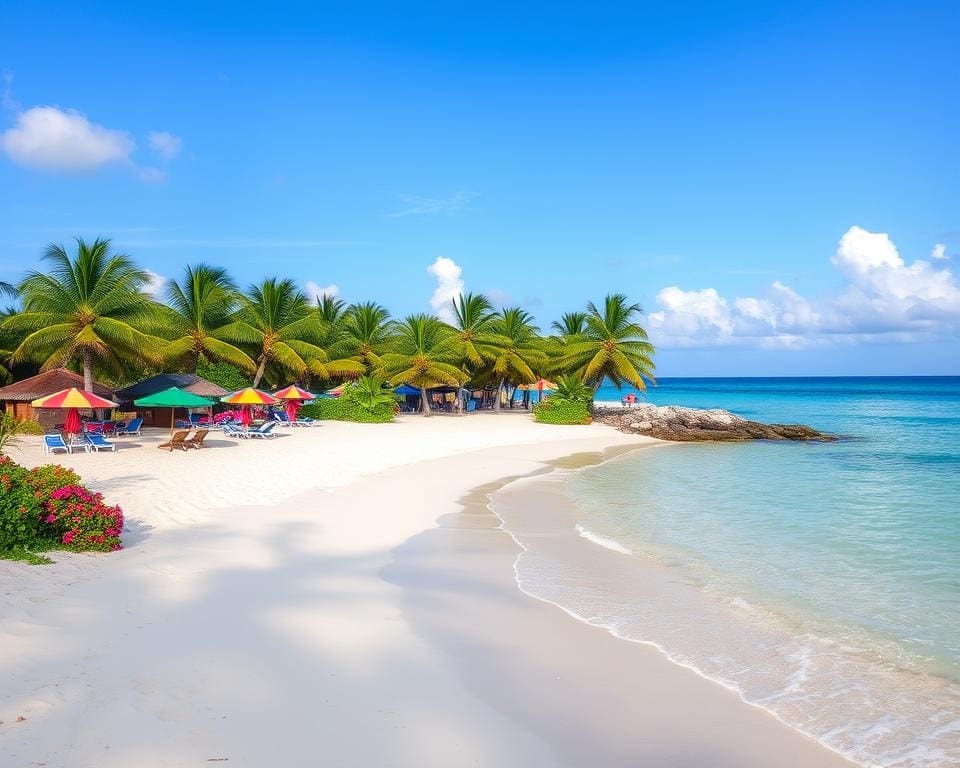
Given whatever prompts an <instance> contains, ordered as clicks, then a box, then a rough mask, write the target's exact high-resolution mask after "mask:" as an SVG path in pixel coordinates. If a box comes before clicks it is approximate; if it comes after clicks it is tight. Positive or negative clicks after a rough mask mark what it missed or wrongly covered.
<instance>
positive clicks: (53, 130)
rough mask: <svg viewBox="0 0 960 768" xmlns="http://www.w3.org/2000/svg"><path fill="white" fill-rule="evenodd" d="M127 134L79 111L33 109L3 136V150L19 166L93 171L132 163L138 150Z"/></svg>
mask: <svg viewBox="0 0 960 768" xmlns="http://www.w3.org/2000/svg"><path fill="white" fill-rule="evenodd" d="M135 146H136V145H135V144H134V141H133V138H132V137H131V136H130V134H129V133H127V132H126V131H118V130H113V129H111V128H104V127H103V126H102V125H98V124H97V123H92V122H90V121H89V120H88V119H87V117H86V116H85V115H83V114H82V113H80V112H77V111H76V110H72V109H68V110H62V109H58V108H57V107H31V108H30V109H28V110H26V111H25V112H21V113H20V114H19V115H17V122H16V125H14V126H13V127H12V128H8V129H7V130H6V131H4V133H2V134H0V147H2V149H3V151H4V152H6V153H7V156H8V157H9V158H10V159H11V160H12V161H13V162H15V163H18V164H20V165H25V166H27V167H29V168H38V169H40V170H45V171H66V172H82V171H92V170H95V169H97V168H99V167H101V166H104V165H107V164H110V163H130V154H131V153H132V152H133V150H134V148H135Z"/></svg>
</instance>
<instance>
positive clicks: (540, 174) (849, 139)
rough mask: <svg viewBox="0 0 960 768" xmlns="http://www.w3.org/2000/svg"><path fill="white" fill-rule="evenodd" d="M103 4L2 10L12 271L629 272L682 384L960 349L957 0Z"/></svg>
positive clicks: (8, 265)
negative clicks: (115, 266)
mask: <svg viewBox="0 0 960 768" xmlns="http://www.w3.org/2000/svg"><path fill="white" fill-rule="evenodd" d="M85 6H86V7H85V8H83V9H82V11H81V10H79V9H78V8H77V7H76V5H75V4H53V3H43V2H38V3H29V4H28V3H21V4H17V6H16V7H14V5H13V4H11V3H7V4H5V5H4V6H3V7H2V9H0V71H2V72H3V73H4V93H3V106H2V112H0V225H2V226H0V279H14V278H16V277H17V276H18V275H19V274H20V273H21V272H22V270H23V269H24V268H26V267H29V266H33V265H34V264H35V263H36V260H37V257H38V255H39V254H40V252H41V251H42V249H43V246H44V245H45V244H46V243H47V242H49V241H57V242H62V241H63V242H65V241H68V240H69V239H70V238H71V237H73V236H74V235H83V236H86V237H94V236H96V235H99V234H102V235H106V236H110V237H112V238H113V239H114V242H115V243H116V245H117V246H118V247H120V248H122V249H124V250H126V251H128V252H130V253H131V254H132V255H134V256H135V257H136V258H137V260H138V261H139V262H140V263H142V264H143V265H144V266H145V267H147V268H149V269H150V270H152V271H153V272H155V273H156V274H157V275H159V276H162V277H169V276H174V275H177V274H178V273H179V271H180V270H181V269H182V267H183V265H185V264H187V263H194V262H197V261H207V262H211V263H217V264H222V265H225V266H227V267H229V268H230V269H231V271H232V272H233V273H234V274H235V276H236V277H237V279H238V280H239V281H240V282H241V283H242V284H247V283H249V282H251V281H253V280H257V279H259V278H261V277H263V276H265V275H268V274H277V273H280V274H283V275H289V276H291V277H293V278H295V279H297V280H298V281H300V282H301V283H302V284H303V285H304V286H307V285H308V284H310V288H311V289H313V290H316V289H318V288H328V287H329V286H336V290H337V291H338V292H339V294H340V295H341V296H342V297H344V298H346V299H348V300H363V299H368V298H375V299H377V300H380V301H381V302H383V303H385V304H387V305H388V306H389V307H390V309H391V310H392V311H393V312H394V313H397V314H403V313H407V312H412V311H423V310H429V309H430V307H431V303H430V302H431V298H432V297H433V296H434V292H435V291H438V298H442V296H443V295H445V294H446V293H448V292H450V291H452V290H456V289H457V288H458V287H459V285H460V282H461V281H462V283H463V284H464V285H465V287H466V288H467V289H468V290H478V291H487V292H490V293H491V294H492V295H493V296H494V297H495V298H496V299H497V300H498V301H502V302H506V303H521V304H524V305H525V306H527V307H528V308H529V309H530V310H531V311H532V312H533V313H534V314H535V315H536V316H537V319H538V321H539V322H540V323H541V324H542V325H543V326H544V327H546V326H547V325H548V324H549V322H550V320H552V319H554V318H555V317H557V316H558V315H559V314H560V313H561V312H563V311H565V310H570V309H575V308H578V307H580V306H581V305H582V304H583V303H584V302H585V301H586V300H587V299H594V300H600V299H601V298H602V296H603V295H604V294H605V293H607V292H611V291H623V292H626V293H628V294H629V295H630V296H631V297H633V298H635V299H636V300H638V301H640V303H641V304H642V305H643V307H644V309H645V310H646V311H647V320H646V323H647V324H648V326H649V327H650V331H651V333H652V335H653V336H654V338H655V339H656V341H657V342H658V346H659V354H658V359H657V360H658V369H659V372H660V374H661V375H663V376H670V375H722V374H737V373H740V374H745V375H790V374H818V373H824V374H883V373H891V374H894V373H914V372H916V373H953V374H956V373H960V354H958V351H960V343H958V333H960V330H958V329H960V288H958V283H960V280H958V275H957V273H958V271H960V266H958V260H960V205H958V201H960V194H958V193H957V190H958V188H960V162H958V161H960V149H958V143H960V142H958V138H960V100H958V98H957V95H958V93H960V65H958V63H957V59H956V56H955V52H956V45H955V41H956V39H957V34H958V31H960V23H958V22H960V11H958V6H957V4H956V3H950V2H942V3H932V2H930V3H924V2H919V3H905V2H904V3H896V4H890V3H882V2H869V3H867V2H845V3H816V2H813V3H810V2H807V3H802V4H801V3H767V2H752V3H748V2H741V3H738V2H731V3H709V4H698V3H686V4H683V5H682V6H680V5H679V4H669V3H659V2H658V3H630V4H623V5H607V6H606V7H605V8H603V9H596V8H593V7H589V8H588V7H587V6H585V5H582V4H581V5H579V6H578V7H575V6H569V7H564V6H561V5H558V4H549V5H548V4H542V5H528V6H527V7H526V8H525V9H523V10H518V9H517V8H516V7H512V6H511V5H507V4H503V5H497V4H483V6H482V7H481V6H480V5H479V4H477V5H476V6H475V7H474V8H473V9H467V7H466V5H465V4H453V3H443V4H396V3H391V4H384V5H382V6H378V5H376V4H365V5H364V6H363V10H362V11H360V10H359V9H358V8H359V7H358V6H357V5H356V4H348V3H338V4H327V3H310V4H307V3H304V4H301V5H297V4H285V6H284V7H285V10H284V11H283V12H282V13H281V12H279V11H268V10H266V6H263V5H262V4H257V5H254V4H248V5H245V4H243V3H232V4H221V5H214V4H203V7H202V8H197V7H194V4H189V3H176V2H172V3H164V4H163V5H162V7H161V6H150V7H148V6H147V4H123V5H121V4H113V5H111V4H105V3H100V4H96V3H94V4H85ZM678 8H680V9H681V10H677V9H678ZM437 259H441V261H440V262H439V263H438V262H437ZM431 265H435V266H434V268H433V269H432V271H428V268H429V267H431Z"/></svg>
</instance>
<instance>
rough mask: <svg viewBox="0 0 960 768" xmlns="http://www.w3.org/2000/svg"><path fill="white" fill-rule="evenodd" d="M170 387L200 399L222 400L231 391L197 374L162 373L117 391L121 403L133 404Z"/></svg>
mask: <svg viewBox="0 0 960 768" xmlns="http://www.w3.org/2000/svg"><path fill="white" fill-rule="evenodd" d="M170 387H177V388H178V389H183V390H186V391H187V392H192V393H193V394H195V395H199V396H200V397H210V398H214V399H216V398H221V397H223V396H224V395H226V394H229V390H226V389H224V388H223V387H221V386H220V385H219V384H214V383H213V382H212V381H208V380H207V379H204V378H201V377H200V376H197V375H196V374H195V373H160V374H157V375H156V376H151V377H150V378H149V379H144V380H143V381H138V382H137V383H136V384H131V385H130V386H129V387H124V388H123V389H118V390H117V400H120V401H121V402H133V401H134V400H137V399H139V398H141V397H149V396H150V395H154V394H156V393H157V392H163V390H165V389H170Z"/></svg>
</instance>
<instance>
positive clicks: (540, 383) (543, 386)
mask: <svg viewBox="0 0 960 768" xmlns="http://www.w3.org/2000/svg"><path fill="white" fill-rule="evenodd" d="M556 388H557V385H556V384H554V383H553V382H552V381H547V380H546V379H537V380H536V381H535V382H533V384H521V385H520V386H519V387H517V389H519V390H520V391H521V392H525V391H527V390H533V389H536V390H537V393H538V394H537V402H540V401H541V400H543V391H544V390H549V391H550V392H552V391H553V390H555V389H556Z"/></svg>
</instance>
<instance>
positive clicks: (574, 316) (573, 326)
mask: <svg viewBox="0 0 960 768" xmlns="http://www.w3.org/2000/svg"><path fill="white" fill-rule="evenodd" d="M586 325H587V313H586V312H564V313H563V315H562V316H561V317H560V320H559V321H558V320H554V321H553V322H552V323H550V327H551V328H552V329H553V330H555V331H556V332H557V333H559V334H560V335H561V336H564V337H569V336H579V335H580V334H581V333H583V331H584V329H585V328H586Z"/></svg>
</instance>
